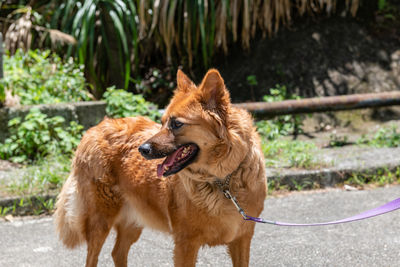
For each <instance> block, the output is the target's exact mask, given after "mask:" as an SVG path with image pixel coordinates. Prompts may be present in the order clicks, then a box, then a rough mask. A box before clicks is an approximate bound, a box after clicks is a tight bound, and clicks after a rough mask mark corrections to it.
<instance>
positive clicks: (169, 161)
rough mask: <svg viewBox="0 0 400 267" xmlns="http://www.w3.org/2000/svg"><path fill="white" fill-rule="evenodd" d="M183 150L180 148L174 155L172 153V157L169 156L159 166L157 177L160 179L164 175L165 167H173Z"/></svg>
mask: <svg viewBox="0 0 400 267" xmlns="http://www.w3.org/2000/svg"><path fill="white" fill-rule="evenodd" d="M182 149H183V148H180V149H178V150H176V151H175V152H174V153H172V154H171V155H169V156H168V157H167V158H166V159H165V160H164V161H163V163H161V164H158V165H157V175H158V177H161V176H162V175H163V174H164V168H165V167H171V166H172V165H174V161H175V158H176V157H177V156H178V154H179V152H180V151H181V150H182Z"/></svg>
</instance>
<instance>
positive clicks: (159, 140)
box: [139, 69, 231, 176]
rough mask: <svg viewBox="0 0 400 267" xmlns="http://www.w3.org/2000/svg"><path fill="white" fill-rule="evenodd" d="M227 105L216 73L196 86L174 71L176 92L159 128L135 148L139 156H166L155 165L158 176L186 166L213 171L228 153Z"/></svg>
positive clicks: (155, 157)
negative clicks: (160, 162) (137, 148)
mask: <svg viewBox="0 0 400 267" xmlns="http://www.w3.org/2000/svg"><path fill="white" fill-rule="evenodd" d="M230 105H231V104H230V97H229V92H228V91H227V90H226V88H225V84H224V81H223V79H222V77H221V75H220V74H219V72H218V71H217V70H214V69H212V70H209V71H208V72H207V74H206V75H205V77H204V78H203V81H202V82H201V84H200V85H199V86H196V85H195V84H194V83H193V82H192V81H191V80H190V79H189V78H188V77H187V76H186V75H185V74H184V73H183V72H182V71H180V70H178V73H177V89H176V90H175V93H174V97H173V98H172V100H171V103H170V104H169V106H168V107H167V108H166V110H165V113H164V115H163V117H162V119H161V121H162V127H161V129H160V131H159V132H158V133H157V134H155V135H154V136H153V137H151V138H150V139H148V140H147V141H146V142H145V143H143V144H142V145H141V146H140V147H139V151H140V153H141V154H142V155H143V156H144V157H145V158H146V159H157V158H163V157H166V159H165V160H164V161H163V163H162V164H160V165H159V166H158V169H157V174H158V175H159V176H162V175H163V176H169V175H171V174H175V173H177V172H179V171H181V170H183V169H184V168H186V167H187V166H189V165H191V167H193V168H195V169H197V170H207V168H214V167H215V166H213V164H215V163H216V162H218V161H219V160H220V158H221V157H223V156H224V154H226V153H227V152H228V150H229V146H227V145H226V139H227V138H228V137H227V135H228V126H227V116H228V113H229V110H230Z"/></svg>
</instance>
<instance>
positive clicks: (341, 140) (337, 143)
mask: <svg viewBox="0 0 400 267" xmlns="http://www.w3.org/2000/svg"><path fill="white" fill-rule="evenodd" d="M348 144H349V142H348V137H347V136H346V135H344V136H338V135H336V133H332V134H331V135H330V136H329V147H342V146H345V145H348Z"/></svg>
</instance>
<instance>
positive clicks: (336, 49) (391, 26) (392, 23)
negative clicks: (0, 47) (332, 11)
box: [197, 1, 400, 102]
mask: <svg viewBox="0 0 400 267" xmlns="http://www.w3.org/2000/svg"><path fill="white" fill-rule="evenodd" d="M372 2H373V1H372ZM391 2H392V4H396V5H397V4H398V7H396V8H395V9H394V11H390V12H392V13H394V16H395V18H394V19H393V18H390V19H389V16H387V14H382V13H379V12H377V11H374V12H371V11H369V12H364V13H365V14H364V13H363V10H361V11H360V12H361V14H360V15H359V16H357V17H356V18H349V17H342V16H340V15H336V16H333V17H330V18H319V19H318V18H315V19H314V20H312V19H298V20H295V21H294V23H293V24H292V26H291V27H290V28H289V29H288V28H287V29H281V30H280V31H279V32H278V34H277V35H276V36H275V37H273V38H272V39H268V38H267V39H262V38H260V39H258V40H257V41H254V42H253V43H252V45H251V50H250V51H248V52H243V51H242V50H241V49H240V48H236V49H235V48H234V49H233V50H232V53H231V54H230V55H229V56H227V57H220V58H219V59H218V60H217V62H216V63H215V65H214V67H215V68H217V69H219V70H220V72H221V74H222V76H223V77H224V79H225V81H226V84H227V87H228V88H229V90H230V92H231V97H232V100H233V102H247V101H262V97H263V96H264V95H267V94H269V89H270V88H274V87H275V86H276V84H280V85H285V86H286V87H287V88H288V90H289V91H290V92H291V93H297V94H298V95H300V96H303V97H313V96H330V95H344V94H354V93H366V92H380V91H391V90H398V89H399V87H400V16H399V14H400V1H391ZM397 12H398V13H397ZM391 15H393V14H391ZM392 17H393V16H392ZM250 75H254V76H255V77H256V81H257V85H254V86H250V85H249V84H248V83H247V77H248V76H250ZM197 76H201V75H197Z"/></svg>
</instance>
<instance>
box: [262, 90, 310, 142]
mask: <svg viewBox="0 0 400 267" xmlns="http://www.w3.org/2000/svg"><path fill="white" fill-rule="evenodd" d="M287 99H299V96H297V95H294V94H293V95H290V94H289V93H288V92H287V88H286V86H281V85H279V84H277V85H276V87H275V88H271V89H270V95H267V96H264V101H266V102H276V101H283V100H287ZM303 120H304V116H303V115H284V116H278V117H277V118H275V119H273V120H269V121H259V122H257V124H256V125H257V128H258V129H259V133H260V134H261V135H262V136H263V137H266V138H268V139H269V140H273V139H275V138H277V137H278V136H279V135H289V134H295V135H297V134H299V133H302V132H303V130H302V125H303Z"/></svg>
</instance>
